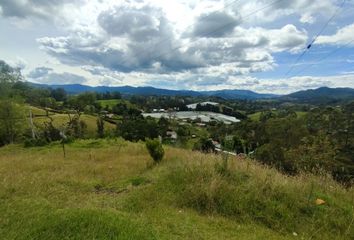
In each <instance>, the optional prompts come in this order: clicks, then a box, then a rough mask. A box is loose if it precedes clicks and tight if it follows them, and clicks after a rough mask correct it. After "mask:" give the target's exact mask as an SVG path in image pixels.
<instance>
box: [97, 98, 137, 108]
mask: <svg viewBox="0 0 354 240" xmlns="http://www.w3.org/2000/svg"><path fill="white" fill-rule="evenodd" d="M97 102H98V103H100V104H101V106H102V107H103V108H104V107H106V106H108V107H109V108H110V109H112V108H113V107H114V106H115V105H117V104H118V103H125V104H127V105H128V106H130V107H133V104H131V103H130V102H129V101H125V100H123V99H109V100H98V101H97Z"/></svg>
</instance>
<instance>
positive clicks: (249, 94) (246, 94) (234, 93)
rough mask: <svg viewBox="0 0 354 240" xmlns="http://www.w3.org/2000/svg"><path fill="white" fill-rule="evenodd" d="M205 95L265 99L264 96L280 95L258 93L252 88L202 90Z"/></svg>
mask: <svg viewBox="0 0 354 240" xmlns="http://www.w3.org/2000/svg"><path fill="white" fill-rule="evenodd" d="M201 93H202V94H204V95H208V96H215V97H221V98H225V99H240V98H242V99H264V98H275V97H279V95H275V94H263V93H256V92H253V91H250V90H237V89H233V90H219V91H206V92H201Z"/></svg>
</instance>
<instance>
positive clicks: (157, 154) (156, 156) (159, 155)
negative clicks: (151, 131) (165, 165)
mask: <svg viewBox="0 0 354 240" xmlns="http://www.w3.org/2000/svg"><path fill="white" fill-rule="evenodd" d="M146 148H147V150H148V151H149V154H150V156H151V157H152V159H153V160H154V161H155V163H159V162H161V160H162V159H163V156H164V154H165V151H164V149H163V147H162V144H161V142H160V140H159V139H148V140H147V141H146Z"/></svg>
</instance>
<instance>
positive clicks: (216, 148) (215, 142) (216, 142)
mask: <svg viewBox="0 0 354 240" xmlns="http://www.w3.org/2000/svg"><path fill="white" fill-rule="evenodd" d="M212 142H213V145H214V147H215V150H219V149H220V150H221V144H220V143H219V142H218V141H214V140H213V141H212Z"/></svg>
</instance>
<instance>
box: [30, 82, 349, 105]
mask: <svg viewBox="0 0 354 240" xmlns="http://www.w3.org/2000/svg"><path fill="white" fill-rule="evenodd" d="M29 84H31V85H32V86H35V87H41V88H63V89H64V90H65V91H66V92H68V93H69V94H79V93H83V92H98V93H105V92H120V93H122V94H126V95H145V96H148V95H157V96H191V97H198V96H200V97H203V96H206V97H221V98H224V99H229V100H233V99H234V100H236V99H238V100H240V99H243V100H257V99H280V100H284V101H299V102H316V101H327V102H328V101H337V100H347V99H354V89H353V88H329V87H320V88H316V89H306V90H301V91H296V92H293V93H290V94H285V95H280V94H278V95H277V94H267V93H257V92H254V91H251V90H241V89H223V90H214V91H194V90H172V89H163V88H155V87H151V86H144V87H132V86H119V87H110V86H96V87H92V86H88V85H82V84H62V85H61V84H55V85H50V84H38V83H30V82H29Z"/></svg>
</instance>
